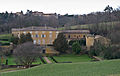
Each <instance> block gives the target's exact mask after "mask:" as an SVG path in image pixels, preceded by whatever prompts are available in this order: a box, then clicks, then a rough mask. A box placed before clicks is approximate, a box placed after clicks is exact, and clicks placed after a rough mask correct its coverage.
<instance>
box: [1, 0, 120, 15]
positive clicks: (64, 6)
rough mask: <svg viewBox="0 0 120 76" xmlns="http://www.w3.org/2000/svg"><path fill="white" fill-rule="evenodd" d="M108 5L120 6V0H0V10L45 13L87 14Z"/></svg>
mask: <svg viewBox="0 0 120 76" xmlns="http://www.w3.org/2000/svg"><path fill="white" fill-rule="evenodd" d="M107 5H110V6H112V7H113V8H117V7H119V6H120V0H0V12H5V11H8V12H11V11H12V12H19V11H21V10H23V11H24V13H25V12H26V10H27V9H29V10H33V11H39V12H45V13H55V12H56V13H58V14H66V13H68V14H87V13H90V12H96V11H103V10H104V8H105V7H106V6H107Z"/></svg>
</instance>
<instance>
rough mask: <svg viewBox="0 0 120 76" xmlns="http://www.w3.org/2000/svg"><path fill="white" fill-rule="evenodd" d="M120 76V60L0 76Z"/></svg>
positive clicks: (38, 67) (44, 68)
mask: <svg viewBox="0 0 120 76" xmlns="http://www.w3.org/2000/svg"><path fill="white" fill-rule="evenodd" d="M114 75H115V76H120V60H109V61H107V60H106V61H100V62H81V63H66V64H63V63H61V64H46V65H40V66H37V67H34V68H30V69H26V70H22V71H16V72H8V73H2V75H1V76H114Z"/></svg>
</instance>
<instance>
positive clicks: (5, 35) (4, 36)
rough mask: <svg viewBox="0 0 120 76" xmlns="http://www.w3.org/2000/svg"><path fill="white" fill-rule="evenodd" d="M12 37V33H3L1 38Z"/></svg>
mask: <svg viewBox="0 0 120 76" xmlns="http://www.w3.org/2000/svg"><path fill="white" fill-rule="evenodd" d="M11 37H12V35H11V34H2V35H0V39H9V38H11Z"/></svg>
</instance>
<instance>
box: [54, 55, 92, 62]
mask: <svg viewBox="0 0 120 76" xmlns="http://www.w3.org/2000/svg"><path fill="white" fill-rule="evenodd" d="M54 58H55V59H56V60H57V61H58V62H72V63H75V62H89V61H91V58H89V57H88V55H80V56H79V55H78V56H77V55H60V56H54Z"/></svg>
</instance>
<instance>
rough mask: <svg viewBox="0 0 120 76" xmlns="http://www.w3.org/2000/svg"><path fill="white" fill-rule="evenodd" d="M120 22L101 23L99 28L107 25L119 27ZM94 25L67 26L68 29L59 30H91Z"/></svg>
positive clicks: (61, 28)
mask: <svg viewBox="0 0 120 76" xmlns="http://www.w3.org/2000/svg"><path fill="white" fill-rule="evenodd" d="M119 23H120V22H119V21H115V22H103V23H99V26H105V25H106V26H107V25H113V26H114V25H116V24H117V25H118V24H119ZM92 25H94V24H84V25H72V26H67V27H60V28H58V30H65V29H73V30H74V29H89V28H91V26H92Z"/></svg>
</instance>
